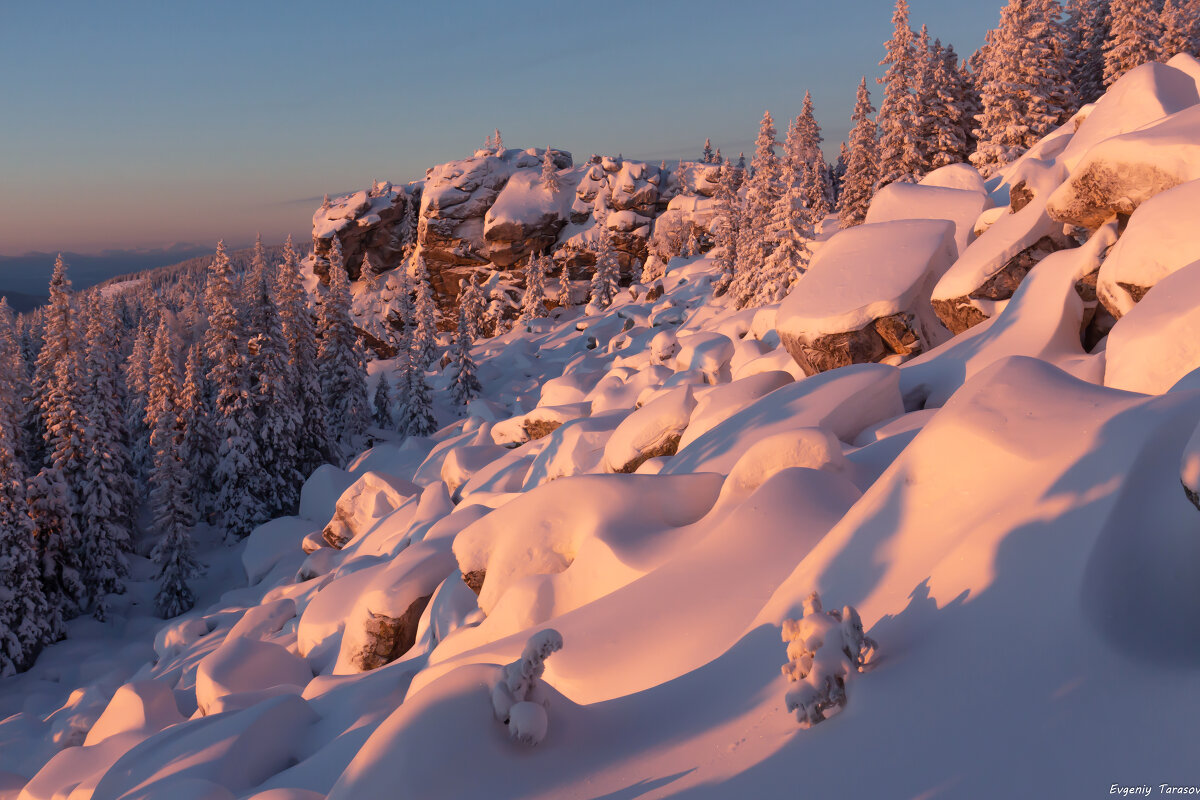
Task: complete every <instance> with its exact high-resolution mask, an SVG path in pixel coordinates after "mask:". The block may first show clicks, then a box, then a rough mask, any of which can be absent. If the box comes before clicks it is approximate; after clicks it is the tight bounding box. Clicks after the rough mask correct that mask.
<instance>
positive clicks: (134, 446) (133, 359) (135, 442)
mask: <svg viewBox="0 0 1200 800" xmlns="http://www.w3.org/2000/svg"><path fill="white" fill-rule="evenodd" d="M153 335H154V331H153V329H152V328H151V327H150V325H149V321H148V320H147V319H142V320H141V321H140V322H139V323H138V327H137V331H136V332H135V333H134V337H133V350H132V351H131V352H130V353H129V358H127V359H126V360H125V430H126V431H127V432H128V434H129V462H130V468H131V469H132V470H133V473H132V474H133V478H134V480H135V481H140V480H141V478H142V476H144V475H146V473H147V472H149V469H150V463H151V460H152V459H151V455H150V432H149V431H148V430H146V422H145V415H146V393H147V390H148V388H149V385H150V381H149V377H150V349H151V347H152V346H153ZM205 474H211V473H205Z"/></svg>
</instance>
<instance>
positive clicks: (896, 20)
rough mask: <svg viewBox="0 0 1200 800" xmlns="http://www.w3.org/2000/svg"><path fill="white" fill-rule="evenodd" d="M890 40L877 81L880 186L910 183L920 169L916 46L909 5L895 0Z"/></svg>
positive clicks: (901, 0) (903, 1) (904, 1)
mask: <svg viewBox="0 0 1200 800" xmlns="http://www.w3.org/2000/svg"><path fill="white" fill-rule="evenodd" d="M892 27H893V31H892V38H891V39H889V40H888V41H887V43H886V44H885V48H886V50H885V53H884V57H883V60H882V61H880V62H879V65H880V66H886V67H887V71H886V72H885V73H884V75H883V77H882V78H880V79H879V83H881V84H883V86H884V90H883V102H882V103H880V105H879V118H878V120H877V121H876V122H877V124H878V126H879V159H878V164H879V185H880V186H886V185H887V184H889V183H894V182H896V181H900V182H910V183H911V182H913V181H915V180H916V178H917V175H918V174H919V173H920V169H921V150H920V142H919V140H918V136H919V132H918V131H917V121H918V120H917V109H916V97H915V96H914V94H913V85H914V83H915V81H916V44H915V41H914V36H913V32H912V29H911V28H909V27H908V2H907V0H896V8H895V11H894V12H893V13H892Z"/></svg>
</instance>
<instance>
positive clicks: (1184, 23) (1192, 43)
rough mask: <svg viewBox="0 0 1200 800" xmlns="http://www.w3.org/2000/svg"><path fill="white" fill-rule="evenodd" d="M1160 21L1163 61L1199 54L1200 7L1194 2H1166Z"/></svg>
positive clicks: (1179, 0)
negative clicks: (1181, 54) (1178, 56)
mask: <svg viewBox="0 0 1200 800" xmlns="http://www.w3.org/2000/svg"><path fill="white" fill-rule="evenodd" d="M1161 20H1162V22H1161V24H1162V57H1163V58H1164V59H1168V58H1171V57H1172V56H1175V55H1178V54H1179V53H1187V54H1189V55H1193V56H1194V55H1196V54H1197V53H1200V6H1198V5H1197V4H1196V1H1195V0H1167V1H1166V3H1164V4H1163V9H1162V17H1161Z"/></svg>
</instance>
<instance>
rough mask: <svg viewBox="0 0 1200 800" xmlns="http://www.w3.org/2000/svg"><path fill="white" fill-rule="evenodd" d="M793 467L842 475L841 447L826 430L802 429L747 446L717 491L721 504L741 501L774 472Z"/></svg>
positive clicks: (845, 469) (844, 463) (845, 465)
mask: <svg viewBox="0 0 1200 800" xmlns="http://www.w3.org/2000/svg"><path fill="white" fill-rule="evenodd" d="M793 467H804V468H806V469H820V470H825V471H826V472H832V473H834V474H846V473H847V472H849V470H850V464H849V462H848V461H847V460H846V457H845V456H844V455H842V445H841V443H840V442H839V441H838V439H837V437H836V436H834V435H833V434H832V433H830V432H829V430H828V429H826V428H802V429H800V430H797V431H789V432H787V433H777V434H774V435H772V436H766V437H763V438H762V439H759V440H758V441H756V442H754V443H753V444H751V445H750V447H749V448H748V449H747V450H746V452H744V453H743V454H742V455H741V457H740V458H739V459H738V460H737V463H735V464H734V465H733V469H731V470H730V471H729V476H728V477H727V478H726V479H725V484H724V485H723V486H722V487H721V502H723V503H724V502H728V501H730V500H733V499H739V500H740V499H743V498H746V497H749V496H750V494H751V493H752V492H753V491H754V490H755V489H757V488H758V487H759V486H762V485H763V484H764V483H766V482H767V480H768V479H769V478H770V477H771V476H772V475H774V474H775V473H777V472H780V471H781V470H785V469H791V468H793Z"/></svg>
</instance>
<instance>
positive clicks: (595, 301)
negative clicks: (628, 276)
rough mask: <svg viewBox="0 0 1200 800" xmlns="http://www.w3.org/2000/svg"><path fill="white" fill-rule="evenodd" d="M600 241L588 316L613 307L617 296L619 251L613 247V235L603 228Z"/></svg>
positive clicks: (597, 248)
mask: <svg viewBox="0 0 1200 800" xmlns="http://www.w3.org/2000/svg"><path fill="white" fill-rule="evenodd" d="M599 238H600V240H599V242H597V244H596V265H595V266H594V267H593V268H592V282H591V286H590V288H589V290H588V304H587V307H586V308H585V310H584V313H586V314H599V313H600V312H601V311H603V310H604V309H606V308H608V307H609V306H610V305H612V301H613V298H615V297H616V296H617V289H618V287H619V283H618V281H619V279H620V276H621V272H620V270H621V267H620V264H619V263H618V262H617V251H616V250H615V249H614V248H613V245H612V234H611V233H610V232H609V230H608V228H607V227H604V226H601V231H600V237H599Z"/></svg>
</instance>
